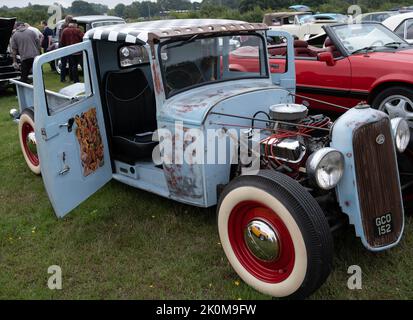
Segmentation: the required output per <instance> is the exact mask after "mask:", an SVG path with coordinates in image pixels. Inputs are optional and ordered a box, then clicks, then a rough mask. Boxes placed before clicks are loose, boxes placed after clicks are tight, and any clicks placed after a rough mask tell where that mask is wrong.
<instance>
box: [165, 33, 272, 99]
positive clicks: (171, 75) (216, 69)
mask: <svg viewBox="0 0 413 320" xmlns="http://www.w3.org/2000/svg"><path fill="white" fill-rule="evenodd" d="M197 36H199V35H195V36H194V37H195V38H193V39H191V38H190V39H187V40H180V41H174V42H169V43H165V44H163V45H162V46H161V47H160V50H159V51H160V52H159V55H160V61H161V70H162V75H163V78H164V86H165V93H166V95H167V97H170V96H172V95H174V94H176V93H178V92H180V91H183V90H186V89H189V88H191V87H194V86H201V85H204V84H209V83H213V82H217V81H226V80H233V79H251V78H268V70H267V69H268V68H267V66H268V62H267V60H266V59H265V57H266V53H265V49H264V48H265V45H264V39H263V38H262V37H261V36H259V35H257V34H250V35H245V34H242V35H241V34H240V35H231V36H219V37H218V36H208V37H205V36H204V37H199V38H198V37H197ZM231 58H232V59H234V60H237V61H240V62H245V61H246V59H248V61H249V62H250V65H249V68H248V71H246V70H245V68H242V67H239V64H238V63H237V64H235V63H234V60H231Z"/></svg>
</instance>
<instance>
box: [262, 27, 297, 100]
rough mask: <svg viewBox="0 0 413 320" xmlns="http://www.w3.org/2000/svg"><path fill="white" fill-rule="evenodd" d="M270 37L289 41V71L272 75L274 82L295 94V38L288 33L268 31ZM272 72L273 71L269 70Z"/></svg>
mask: <svg viewBox="0 0 413 320" xmlns="http://www.w3.org/2000/svg"><path fill="white" fill-rule="evenodd" d="M267 36H269V37H282V38H284V39H285V40H286V41H287V57H286V58H287V70H286V72H285V73H271V78H272V82H273V83H274V84H275V85H278V86H280V87H282V88H284V89H287V90H288V91H290V92H292V93H295V83H296V79H295V60H294V59H295V57H294V56H295V54H294V38H293V36H292V35H291V34H290V33H288V32H286V31H277V30H268V31H267ZM268 70H271V69H268Z"/></svg>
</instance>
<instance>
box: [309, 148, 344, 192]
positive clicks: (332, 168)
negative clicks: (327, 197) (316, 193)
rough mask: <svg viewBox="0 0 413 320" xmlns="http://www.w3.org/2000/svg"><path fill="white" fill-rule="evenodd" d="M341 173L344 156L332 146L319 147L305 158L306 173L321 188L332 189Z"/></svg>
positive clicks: (342, 171)
mask: <svg viewBox="0 0 413 320" xmlns="http://www.w3.org/2000/svg"><path fill="white" fill-rule="evenodd" d="M343 173H344V156H343V154H342V153H341V152H339V151H337V150H335V149H333V148H323V149H320V150H318V151H316V152H314V153H313V154H312V155H311V156H310V157H309V158H308V160H307V174H308V175H309V177H310V178H311V179H312V180H313V181H314V182H315V183H316V184H317V185H318V186H319V187H320V188H321V189H324V190H330V189H333V188H334V187H335V186H336V185H337V184H338V183H339V182H340V179H341V177H342V176H343Z"/></svg>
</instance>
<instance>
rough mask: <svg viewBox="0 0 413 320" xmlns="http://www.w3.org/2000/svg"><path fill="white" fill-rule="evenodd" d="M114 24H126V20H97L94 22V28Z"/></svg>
mask: <svg viewBox="0 0 413 320" xmlns="http://www.w3.org/2000/svg"><path fill="white" fill-rule="evenodd" d="M114 24H125V21H121V20H108V21H97V22H92V29H93V28H97V27H103V26H111V25H114Z"/></svg>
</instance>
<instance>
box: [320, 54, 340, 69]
mask: <svg viewBox="0 0 413 320" xmlns="http://www.w3.org/2000/svg"><path fill="white" fill-rule="evenodd" d="M317 59H318V61H324V62H325V63H326V65H328V66H329V67H332V66H335V65H336V61H335V60H334V56H333V54H332V53H331V52H329V51H326V52H320V53H319V54H318V55H317Z"/></svg>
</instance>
